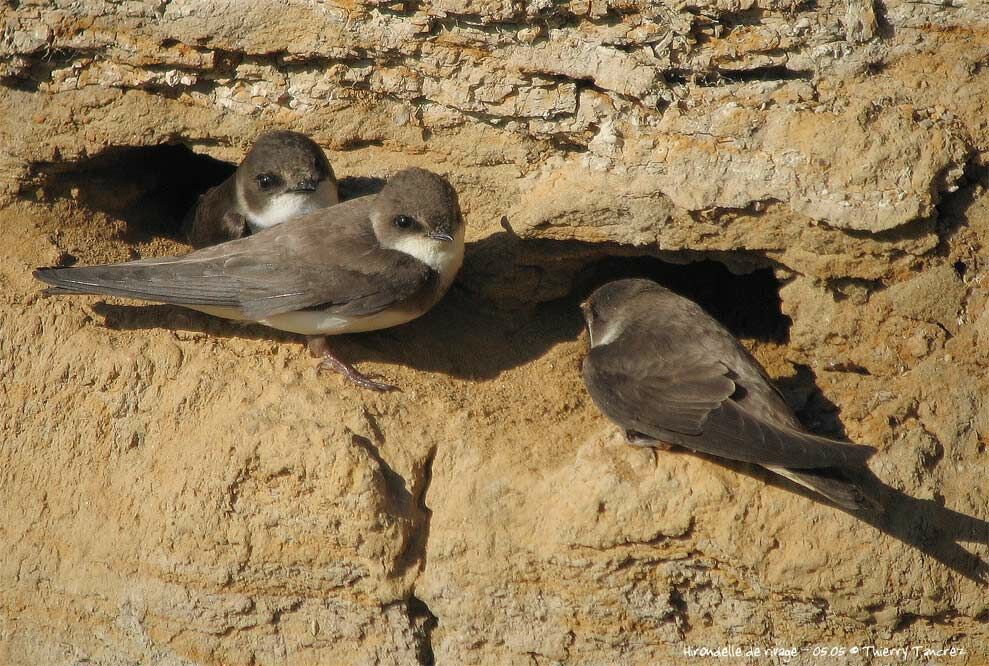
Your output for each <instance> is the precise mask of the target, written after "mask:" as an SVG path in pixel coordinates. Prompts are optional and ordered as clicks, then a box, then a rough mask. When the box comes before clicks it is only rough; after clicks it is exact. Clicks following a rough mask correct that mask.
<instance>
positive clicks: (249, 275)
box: [35, 199, 432, 320]
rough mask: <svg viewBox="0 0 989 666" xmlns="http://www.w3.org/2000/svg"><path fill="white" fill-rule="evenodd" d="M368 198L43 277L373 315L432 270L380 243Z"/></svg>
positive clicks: (123, 292)
mask: <svg viewBox="0 0 989 666" xmlns="http://www.w3.org/2000/svg"><path fill="white" fill-rule="evenodd" d="M368 206H369V201H368V200H367V199H355V200H352V201H349V202H346V203H344V204H339V205H337V206H334V207H332V208H327V209H324V210H320V211H316V212H314V213H311V214H310V215H306V216H302V217H299V218H297V219H294V220H291V221H289V222H286V223H284V224H281V225H278V226H276V227H273V228H271V229H267V230H265V231H262V232H261V233H258V234H254V235H252V236H248V237H247V238H242V239H240V240H235V241H230V242H228V243H222V244H220V245H216V246H213V247H208V248H204V249H202V250H197V251H196V252H192V253H190V254H187V255H184V256H181V257H164V258H158V259H142V260H139V261H132V262H128V263H125V264H113V265H109V266H92V267H84V268H63V269H52V268H46V269H39V270H37V271H35V277H37V278H38V279H39V280H41V281H43V282H46V283H47V284H50V285H52V286H53V287H54V289H50V290H49V292H50V293H88V294H106V295H111V296H124V297H128V298H137V299H141V300H148V301H155V302H159V303H171V304H174V305H185V306H189V307H197V306H207V307H227V308H234V309H236V310H237V311H239V312H240V313H241V314H242V316H244V317H245V318H247V319H251V320H260V319H265V318H267V317H271V316H273V315H277V314H283V313H286V312H294V311H296V310H300V309H304V308H311V307H315V306H325V307H326V308H327V309H330V310H331V311H334V312H339V313H341V314H346V315H353V316H360V315H368V314H373V313H375V312H379V311H381V310H383V309H385V308H387V307H389V306H390V305H392V304H394V303H397V302H401V301H402V300H404V299H406V298H408V297H410V296H411V295H413V294H415V293H416V292H417V291H418V290H419V289H422V288H423V287H424V286H425V285H426V284H428V283H429V281H430V279H431V278H432V272H431V270H430V269H429V268H428V267H427V266H426V265H425V264H422V263H421V262H418V261H416V260H414V259H413V258H412V257H409V256H408V255H405V254H403V253H400V252H395V251H392V250H384V249H382V248H381V247H380V245H379V244H378V243H377V240H376V239H375V237H374V233H373V230H372V229H371V223H370V220H369V219H368V215H367V211H368Z"/></svg>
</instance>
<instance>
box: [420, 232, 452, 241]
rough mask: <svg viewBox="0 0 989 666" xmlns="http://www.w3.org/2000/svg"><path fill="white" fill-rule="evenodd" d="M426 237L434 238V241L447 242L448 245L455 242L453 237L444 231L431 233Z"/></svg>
mask: <svg viewBox="0 0 989 666" xmlns="http://www.w3.org/2000/svg"><path fill="white" fill-rule="evenodd" d="M426 237H427V238H432V239H433V240H440V241H445V242H447V243H452V242H453V236H451V235H450V234H447V233H443V232H442V231H431V232H430V233H428V234H426Z"/></svg>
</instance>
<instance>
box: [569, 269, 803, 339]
mask: <svg viewBox="0 0 989 666" xmlns="http://www.w3.org/2000/svg"><path fill="white" fill-rule="evenodd" d="M622 278H647V279H650V280H654V281H656V282H658V283H660V284H662V285H663V286H664V287H666V288H668V289H670V290H672V291H674V292H676V293H678V294H680V295H681V296H684V297H686V298H689V299H691V300H692V301H694V302H696V303H698V304H699V305H700V306H701V307H703V308H704V309H705V310H707V312H708V313H709V314H710V315H711V316H713V317H714V318H715V319H717V320H718V321H720V322H721V323H722V324H723V325H724V326H725V327H727V328H728V330H730V331H731V332H732V333H734V334H735V335H736V336H738V337H740V338H749V339H754V340H759V341H762V342H775V343H786V341H787V339H788V337H789V330H790V323H791V322H790V318H789V317H787V316H786V315H784V314H783V312H782V310H781V301H780V296H779V290H780V286H781V285H780V282H779V280H778V279H777V278H776V276H775V275H774V274H773V270H772V269H771V268H768V267H766V268H758V269H756V270H753V271H751V272H749V273H743V274H736V273H733V272H731V271H730V270H729V269H728V268H727V267H726V266H725V265H724V264H722V263H720V262H717V261H714V260H711V259H704V260H701V261H695V262H691V263H686V264H674V263H670V262H666V261H663V260H661V259H657V258H655V257H648V256H637V257H617V256H616V257H607V258H605V259H602V260H600V261H597V262H594V263H591V264H589V265H588V266H586V267H584V268H583V269H582V270H581V271H579V272H578V273H577V275H576V276H575V277H574V290H573V293H574V294H576V295H577V296H578V297H580V298H581V299H583V298H585V297H586V296H588V295H589V294H590V293H591V292H592V291H593V290H594V289H596V288H597V287H600V286H601V285H603V284H605V283H607V282H611V281H613V280H619V279H622Z"/></svg>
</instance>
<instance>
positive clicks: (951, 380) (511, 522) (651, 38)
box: [0, 0, 989, 665]
mask: <svg viewBox="0 0 989 666" xmlns="http://www.w3.org/2000/svg"><path fill="white" fill-rule="evenodd" d="M987 16H989V13H987V12H986V8H985V4H984V3H983V4H980V3H977V2H976V3H959V2H947V3H940V4H938V3H927V4H918V3H908V2H886V3H875V2H871V1H868V0H862V1H860V0H848V1H847V2H825V3H811V4H807V3H800V2H793V1H790V0H787V1H783V0H746V1H739V0H716V1H707V2H693V3H686V4H677V3H650V2H641V1H638V0H635V1H632V0H628V1H625V2H615V1H613V0H586V1H585V0H573V1H572V2H564V3H550V2H543V1H542V0H537V1H533V2H525V3H519V2H505V1H502V0H483V1H482V0H476V1H475V0H470V1H468V0H429V1H427V2H422V3H409V2H394V3H388V2H381V1H377V0H356V1H355V2H342V1H339V0H334V1H332V2H321V3H309V2H302V1H301V0H280V1H278V2H272V3H242V2H226V1H220V0H181V1H173V2H158V1H157V0H148V1H139V0H135V1H131V2H115V3H105V2H96V1H95V0H73V1H72V2H69V1H67V0H66V1H62V0H59V1H56V2H36V1H22V2H19V3H7V4H6V5H4V9H3V10H2V12H0V22H2V24H3V32H2V36H0V112H2V114H3V118H4V121H3V122H2V123H0V145H2V146H3V150H2V151H0V207H2V210H3V220H4V221H3V228H4V232H5V234H4V241H5V242H4V244H3V247H2V249H0V287H2V296H0V376H2V378H3V379H2V381H0V470H2V482H0V509H2V513H0V544H2V545H3V548H4V556H3V557H2V558H0V662H2V663H9V664H25V665H27V664H81V663H99V664H122V663H154V664H163V665H173V664H174V665H178V664H193V663H197V664H198V663H206V664H269V663H279V662H281V663H291V664H325V663H334V664H336V663H340V664H348V663H350V664H364V663H383V664H405V663H433V662H435V663H440V664H460V663H465V664H470V663H476V664H499V663H505V664H515V663H535V664H552V663H581V664H613V663H627V664H655V663H683V664H688V663H690V664H693V663H698V657H696V656H690V654H689V651H688V652H685V650H687V649H688V648H689V649H692V648H699V647H709V648H716V647H718V646H723V645H728V644H732V645H742V646H751V647H761V648H767V647H769V648H771V647H781V648H782V647H795V648H801V649H805V651H803V652H800V654H799V656H797V657H796V658H794V659H793V660H791V661H790V662H788V663H806V664H812V663H821V662H820V660H819V659H817V658H815V657H814V656H813V649H814V648H815V647H821V646H838V647H845V648H851V647H853V646H865V645H876V646H878V647H882V646H900V645H911V646H914V645H915V646H928V647H931V648H942V647H947V648H950V647H956V648H959V649H964V650H965V651H966V653H965V655H963V656H959V657H952V658H950V659H949V658H947V657H944V660H945V663H951V664H977V663H983V662H985V661H986V660H987V659H989V648H987V647H986V646H987V645H989V632H987V630H986V628H985V620H986V618H987V616H989V602H987V597H986V595H985V587H984V584H983V583H980V582H977V581H976V580H974V579H975V578H976V575H977V573H978V572H979V571H980V568H981V567H982V565H984V564H985V563H986V562H989V536H987V535H989V525H987V521H989V510H987V498H989V489H987V487H986V481H985V477H986V474H985V468H986V463H987V455H989V454H987V452H986V442H987V441H989V409H987V406H986V401H985V399H984V396H985V395H986V394H987V391H989V381H987V379H986V377H987V376H989V374H987V372H986V368H987V366H989V352H987V351H986V350H987V349H989V347H987V346H986V342H987V338H989V315H987V314H986V312H987V308H986V304H987V302H989V288H987V286H986V280H985V274H986V267H987V264H986V260H985V258H984V257H985V255H986V239H987V238H989V196H987V194H986V189H985V188H986V186H987V184H989V181H987V178H989V176H987V170H986V165H987V164H989V120H987V119H989V106H987V100H989V68H987V67H986V66H985V62H986V59H987V57H989V46H987V44H989V40H987V39H986V37H987V36H989V19H987ZM271 127H285V128H291V129H295V130H297V131H301V132H307V133H309V134H311V135H312V136H313V137H314V138H315V139H316V140H317V141H318V142H319V143H320V144H321V145H323V146H324V147H326V148H327V150H328V151H329V154H330V157H331V160H332V161H333V164H334V167H335V170H336V172H337V174H338V175H340V176H342V177H349V178H351V179H353V182H352V184H351V185H352V187H353V191H361V188H362V187H366V186H368V182H367V181H365V180H361V179H369V178H371V179H373V178H382V177H387V176H388V175H389V174H391V173H393V172H394V171H396V170H397V169H399V168H402V167H404V166H408V165H418V166H426V167H429V168H433V169H435V170H438V171H441V172H443V173H446V174H448V175H449V177H450V179H451V181H452V182H453V183H454V184H455V185H456V187H457V188H458V190H459V191H460V193H461V201H462V203H463V208H464V211H465V214H466V217H467V220H468V225H469V236H468V240H469V241H470V243H469V247H468V257H467V262H466V265H465V267H464V271H463V274H462V276H461V279H460V280H459V282H458V284H457V285H456V286H455V287H454V289H453V290H452V291H451V293H450V294H449V296H448V297H447V299H445V300H444V302H443V303H441V304H440V305H439V306H438V307H437V308H436V309H435V310H434V311H433V312H431V313H429V314H428V315H427V316H425V317H423V318H422V319H421V320H419V321H417V322H414V323H412V324H409V325H407V326H405V327H402V328H401V329H396V330H393V331H386V332H381V333H376V334H369V335H365V336H355V337H353V338H352V339H344V340H341V341H340V342H339V343H338V344H339V348H340V351H341V353H342V354H344V355H345V356H346V357H347V358H349V359H351V360H354V361H356V362H358V363H360V364H361V365H362V367H366V368H368V369H370V370H371V371H374V372H380V373H382V374H383V375H384V376H385V378H386V380H388V381H390V382H393V383H397V384H399V385H400V386H402V387H403V389H404V391H403V393H401V394H390V395H385V396H378V395H369V394H366V393H362V392H359V391H356V390H354V389H353V388H352V387H349V386H345V385H343V384H342V383H341V382H339V381H337V380H336V379H333V378H326V377H316V376H314V373H313V369H312V363H311V361H310V359H308V358H307V356H306V354H305V353H304V350H303V348H302V346H301V345H299V344H298V341H297V340H296V339H294V338H293V337H292V336H289V335H283V334H279V333H276V332H272V331H268V330H266V329H263V328H260V327H244V326H239V325H236V324H232V323H229V322H222V321H218V320H214V319H210V318H208V317H206V316H200V315H197V314H195V313H188V312H184V311H180V310H179V309H176V308H169V307H164V306H161V307H159V306H136V307H135V306H133V305H132V304H124V303H123V302H120V301H117V300H115V299H108V300H104V299H97V298H88V297H84V298H78V299H71V300H60V299H44V298H40V297H39V296H38V291H39V287H38V285H37V284H36V283H35V282H34V281H33V280H32V279H31V277H30V270H31V268H32V267H34V266H37V265H45V264H51V263H55V262H62V263H64V262H71V261H74V260H75V261H79V262H81V263H96V262H108V261H122V260H127V259H129V258H133V257H136V256H154V255H160V254H166V253H176V252H181V251H184V250H185V246H183V245H182V244H181V243H180V242H179V241H178V240H177V237H176V235H175V230H176V228H177V219H178V216H179V215H180V212H181V211H180V210H179V209H180V208H181V206H182V201H183V197H185V199H188V197H189V189H190V188H193V187H195V186H205V185H206V184H207V183H206V181H208V180H209V179H210V177H211V174H215V173H216V170H217V169H221V170H222V167H223V165H219V164H217V163H216V162H215V161H213V160H224V161H227V162H237V161H239V159H240V158H241V157H242V156H243V153H244V151H245V150H246V148H247V147H248V146H249V145H250V144H251V142H252V141H253V139H254V138H255V137H256V136H257V134H258V133H260V132H261V131H262V130H264V129H267V128H271ZM166 144H168V145H171V146H172V148H171V149H167V148H162V147H161V146H163V145H166ZM723 267H727V269H728V270H725V269H724V268H723ZM629 273H637V274H641V273H645V274H648V275H652V276H654V277H659V278H662V279H664V280H670V281H672V283H674V284H675V285H677V286H678V287H679V288H683V289H684V290H686V291H687V292H688V293H690V294H691V295H694V296H695V297H697V298H698V299H699V300H701V302H702V303H703V304H704V305H705V306H707V307H709V308H711V309H712V311H715V312H716V314H718V315H719V316H723V317H725V320H726V322H727V323H728V325H729V326H731V327H733V328H735V329H736V330H737V331H738V332H739V333H740V334H742V335H743V337H744V338H745V342H746V343H747V344H749V345H750V347H751V348H752V349H753V352H754V353H755V354H756V355H757V356H758V357H759V358H760V360H762V361H763V362H764V364H765V365H766V366H767V368H768V369H769V371H770V372H771V374H772V375H773V376H774V377H776V378H777V379H778V380H779V382H780V385H781V387H782V388H783V390H784V393H785V395H786V396H787V398H788V399H789V400H790V401H791V403H792V404H793V405H794V407H795V408H796V409H798V412H799V414H800V416H801V418H802V419H803V420H804V421H805V423H807V425H808V426H809V427H811V428H813V429H814V430H815V431H817V432H821V433H823V434H830V435H836V436H843V435H844V436H847V437H848V438H849V439H851V440H853V441H859V442H863V443H871V444H873V445H875V446H876V447H877V448H878V449H879V453H878V454H877V455H876V456H875V458H874V459H873V461H871V463H870V464H871V468H872V471H873V472H874V473H875V475H876V476H877V477H878V478H879V479H881V480H882V482H884V483H885V485H886V486H888V488H887V489H886V490H884V491H883V492H884V493H885V494H884V497H885V499H886V500H887V504H888V510H887V513H886V515H885V516H883V517H882V518H873V519H859V518H856V517H853V516H850V515H847V514H845V513H843V512H841V511H838V510H836V509H834V508H833V507H830V506H826V505H823V504H818V503H815V502H814V501H812V500H811V499H809V498H807V497H805V496H803V495H801V494H800V493H799V492H795V491H794V489H793V488H792V487H790V486H787V485H785V484H784V483H783V482H780V481H778V480H774V479H773V478H771V477H770V476H769V475H768V474H764V473H762V472H759V471H757V470H754V469H751V468H747V467H744V466H734V467H724V466H720V465H716V464H714V463H712V462H710V461H708V460H706V459H702V458H699V457H695V456H692V455H688V454H685V453H682V452H680V453H677V452H657V453H653V452H651V451H648V450H642V449H635V448H632V447H629V446H627V445H626V444H625V443H624V441H623V439H622V438H621V436H620V435H619V433H617V432H616V431H615V429H614V428H613V427H611V426H610V425H609V424H608V423H607V422H606V421H605V420H604V419H603V418H602V417H601V415H600V414H599V413H598V412H597V410H596V409H595V408H594V406H593V405H592V404H591V402H590V400H589V398H588V397H587V395H586V393H585V391H584V389H583V387H582V384H581V380H580V376H579V372H578V368H579V362H580V359H581V357H582V355H583V353H584V350H585V349H586V344H587V341H586V336H585V335H584V334H583V333H582V332H581V330H582V329H581V322H580V318H579V315H578V313H577V310H576V301H577V300H578V299H579V298H580V297H582V296H583V295H584V294H585V293H586V290H587V289H588V288H589V287H590V286H591V285H592V284H594V283H595V282H596V281H600V280H602V279H605V278H607V277H614V276H617V275H626V274H629ZM980 563H982V565H980ZM845 658H847V659H848V663H871V661H870V659H871V657H870V656H869V655H868V653H866V652H859V653H858V654H856V655H851V654H847V655H845ZM919 658H920V657H918V659H919Z"/></svg>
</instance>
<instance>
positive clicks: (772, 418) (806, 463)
mask: <svg viewBox="0 0 989 666" xmlns="http://www.w3.org/2000/svg"><path fill="white" fill-rule="evenodd" d="M581 308H582V310H583V312H584V318H585V319H586V321H587V328H588V332H589V333H590V338H591V350H590V353H589V354H588V355H587V358H586V359H585V360H584V367H583V370H584V383H585V384H586V385H587V390H588V391H589V392H590V395H591V398H592V399H593V400H594V403H595V404H596V405H597V406H598V407H599V408H600V409H601V411H602V412H604V413H605V415H607V416H608V417H609V418H610V419H611V420H612V421H614V422H615V423H617V424H618V425H619V426H620V427H622V428H624V429H625V432H626V437H628V440H629V442H630V443H632V444H638V445H644V446H656V447H659V448H663V445H664V444H674V445H678V446H682V447H685V448H688V449H691V450H694V451H698V452H701V453H706V454H709V455H712V456H718V457H721V458H728V459H730V460H739V461H744V462H748V463H755V464H757V465H761V466H763V467H765V468H766V469H769V470H772V471H773V472H776V473H777V474H780V475H782V476H784V477H786V478H788V479H790V480H792V481H795V482H796V483H799V484H801V485H803V486H805V487H807V488H810V489H811V490H813V491H815V492H817V493H820V494H821V495H823V496H825V497H827V498H828V499H830V500H831V501H832V502H834V503H835V504H838V505H839V506H842V507H845V508H847V509H853V510H855V509H862V508H865V507H866V506H868V505H869V504H870V503H868V502H867V501H868V498H866V497H865V496H864V495H863V494H862V492H861V490H860V489H859V487H858V486H857V485H856V484H855V483H854V482H852V481H850V480H848V479H847V478H845V477H844V476H843V474H842V470H849V469H854V468H857V467H858V468H861V467H862V466H864V464H865V461H866V460H867V459H868V458H869V456H871V455H872V454H873V453H874V452H875V450H874V449H873V448H872V447H870V446H859V445H854V444H843V443H841V442H836V441H834V440H831V439H827V438H825V437H819V436H817V435H812V434H810V433H808V432H807V431H806V430H805V429H804V428H803V427H802V426H801V425H800V422H799V421H797V418H796V416H795V415H794V414H793V412H792V411H791V410H790V408H789V407H788V406H787V404H786V402H784V400H783V397H782V395H781V394H780V393H779V391H778V390H777V389H776V388H775V387H774V386H773V385H772V383H771V382H770V380H769V377H768V376H767V375H766V371H765V370H764V369H763V368H762V366H761V365H759V362H758V361H756V360H755V358H753V357H752V355H751V354H750V353H749V352H748V350H746V349H745V347H743V346H742V345H741V343H739V341H738V340H737V339H735V337H734V336H732V334H731V333H729V332H728V331H727V330H726V329H725V328H724V327H723V326H722V325H721V324H719V323H718V322H717V321H715V320H714V318H712V317H711V316H710V315H708V314H707V313H706V312H705V311H704V310H703V309H701V307H700V306H698V305H697V304H695V303H693V302H692V301H689V300H687V299H686V298H683V297H681V296H678V295H676V294H674V293H673V292H671V291H669V290H668V289H666V288H664V287H661V286H660V285H658V284H656V283H655V282H652V281H649V280H618V281H616V282H611V283H609V284H606V285H604V286H603V287H601V288H599V289H597V290H596V291H595V292H594V293H593V294H591V296H590V298H588V299H587V301H585V303H584V304H583V305H582V306H581Z"/></svg>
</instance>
